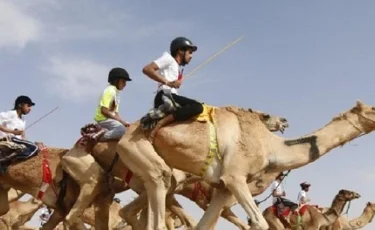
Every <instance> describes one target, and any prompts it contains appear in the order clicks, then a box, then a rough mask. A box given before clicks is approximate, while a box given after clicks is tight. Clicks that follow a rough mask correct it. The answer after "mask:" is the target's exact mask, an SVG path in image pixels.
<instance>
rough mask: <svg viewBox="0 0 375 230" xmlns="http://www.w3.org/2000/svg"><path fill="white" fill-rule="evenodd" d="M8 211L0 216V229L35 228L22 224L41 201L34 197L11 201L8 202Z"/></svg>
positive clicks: (32, 213)
mask: <svg viewBox="0 0 375 230" xmlns="http://www.w3.org/2000/svg"><path fill="white" fill-rule="evenodd" d="M9 206H10V209H9V212H8V213H7V214H5V215H2V216H0V229H1V230H19V229H35V228H29V227H26V226H24V224H25V223H26V222H28V221H29V220H30V219H31V218H32V217H33V215H34V214H35V213H36V212H37V211H38V209H39V208H40V206H42V202H41V201H39V200H36V199H35V198H30V199H29V200H28V201H19V200H16V201H13V202H11V203H10V204H9Z"/></svg>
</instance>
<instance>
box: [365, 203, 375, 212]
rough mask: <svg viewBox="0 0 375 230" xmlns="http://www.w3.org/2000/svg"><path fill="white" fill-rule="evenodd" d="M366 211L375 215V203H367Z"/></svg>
mask: <svg viewBox="0 0 375 230" xmlns="http://www.w3.org/2000/svg"><path fill="white" fill-rule="evenodd" d="M365 210H367V211H369V212H372V213H375V203H371V202H367V204H366V208H365Z"/></svg>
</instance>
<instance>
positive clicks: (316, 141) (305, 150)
mask: <svg viewBox="0 0 375 230" xmlns="http://www.w3.org/2000/svg"><path fill="white" fill-rule="evenodd" d="M360 134H361V131H359V130H358V129H357V128H356V127H354V126H353V125H352V124H351V123H350V122H349V121H348V120H346V119H340V118H339V119H336V120H333V121H332V122H330V123H329V124H327V125H326V126H325V127H324V128H322V129H320V130H318V131H316V132H314V133H312V134H310V135H306V136H304V137H301V138H298V139H293V140H291V139H290V140H285V139H282V138H280V137H277V136H276V135H275V136H271V140H273V141H275V142H274V143H278V144H275V145H269V146H270V147H269V148H270V149H269V163H270V170H271V171H272V168H276V169H277V171H280V169H281V170H289V169H295V168H298V167H301V166H304V165H307V164H309V163H311V162H313V161H315V160H317V159H318V158H320V157H322V156H323V155H325V154H326V153H328V152H329V151H330V150H332V149H333V148H336V147H338V146H340V145H343V144H345V143H346V142H348V141H351V140H353V139H354V138H356V137H358V136H359V135H360ZM271 135H272V134H271Z"/></svg>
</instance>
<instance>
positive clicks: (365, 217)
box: [349, 208, 375, 229]
mask: <svg viewBox="0 0 375 230" xmlns="http://www.w3.org/2000/svg"><path fill="white" fill-rule="evenodd" d="M374 215H375V211H374V210H372V209H368V208H366V209H365V210H364V211H363V213H362V215H360V216H359V217H357V218H354V219H352V220H350V221H349V225H350V226H351V227H352V228H353V229H361V228H363V227H364V226H365V225H367V224H369V223H371V221H372V219H374Z"/></svg>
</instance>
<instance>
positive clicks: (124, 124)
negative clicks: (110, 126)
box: [121, 120, 130, 127]
mask: <svg viewBox="0 0 375 230" xmlns="http://www.w3.org/2000/svg"><path fill="white" fill-rule="evenodd" d="M121 124H122V125H123V126H125V127H129V126H130V123H129V122H126V121H123V120H121Z"/></svg>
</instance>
